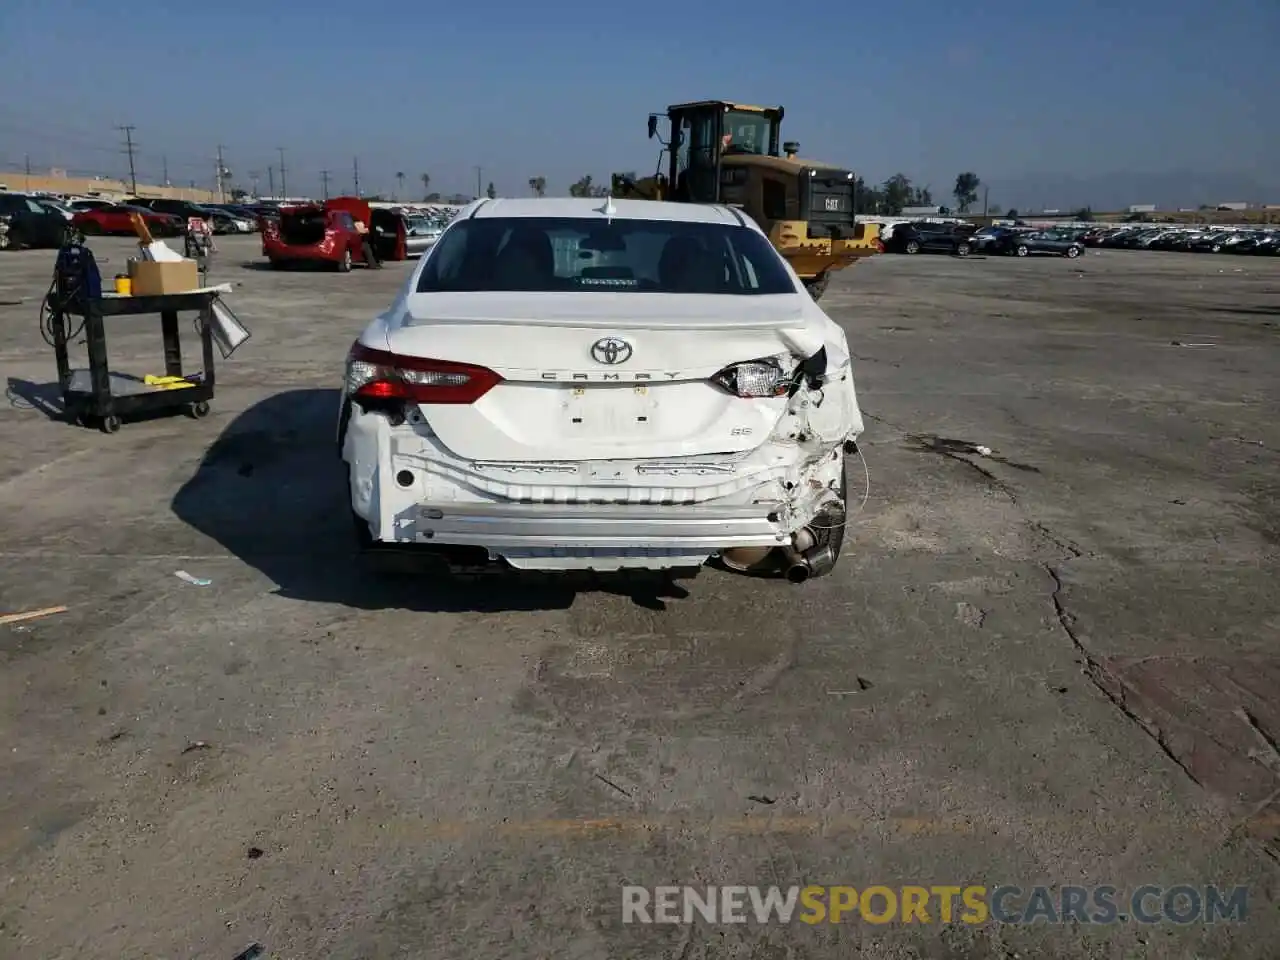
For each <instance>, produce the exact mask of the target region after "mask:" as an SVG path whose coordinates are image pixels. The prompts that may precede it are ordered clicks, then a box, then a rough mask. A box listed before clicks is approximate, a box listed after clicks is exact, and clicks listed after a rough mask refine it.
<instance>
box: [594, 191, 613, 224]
mask: <svg viewBox="0 0 1280 960" xmlns="http://www.w3.org/2000/svg"><path fill="white" fill-rule="evenodd" d="M596 212H597V213H603V214H604V215H605V216H606V217H608V218H609V220H610V221H612V220H613V218H614V216H615V215H616V214H617V212H618V209H617V207H615V206H614V205H613V194H609V195H608V196H607V197H605V198H604V205H603V206H600V207H597V208H596Z"/></svg>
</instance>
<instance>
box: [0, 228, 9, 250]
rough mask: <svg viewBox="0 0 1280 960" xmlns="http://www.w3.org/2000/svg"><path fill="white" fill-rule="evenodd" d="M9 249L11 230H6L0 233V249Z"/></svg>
mask: <svg viewBox="0 0 1280 960" xmlns="http://www.w3.org/2000/svg"><path fill="white" fill-rule="evenodd" d="M8 249H9V232H8V231H7V230H6V231H5V232H3V233H0V250H8Z"/></svg>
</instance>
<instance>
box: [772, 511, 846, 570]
mask: <svg viewBox="0 0 1280 960" xmlns="http://www.w3.org/2000/svg"><path fill="white" fill-rule="evenodd" d="M842 506H843V505H842ZM835 565H836V555H835V551H834V550H832V549H831V546H830V545H829V544H826V545H819V544H818V543H817V537H815V536H814V532H813V530H811V529H810V528H809V527H801V528H800V529H799V530H797V531H796V532H795V536H794V537H793V538H792V541H791V543H789V544H788V545H787V546H785V547H783V548H782V568H783V571H784V572H785V574H786V577H787V580H789V581H790V582H791V583H804V582H805V581H806V580H808V579H809V578H810V577H821V576H825V575H826V574H828V573H830V572H831V570H832V568H833V567H834V566H835Z"/></svg>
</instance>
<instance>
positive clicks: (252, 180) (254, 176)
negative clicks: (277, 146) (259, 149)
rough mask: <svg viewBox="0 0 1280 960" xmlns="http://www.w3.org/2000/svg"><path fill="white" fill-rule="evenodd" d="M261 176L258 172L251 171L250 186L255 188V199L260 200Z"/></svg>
mask: <svg viewBox="0 0 1280 960" xmlns="http://www.w3.org/2000/svg"><path fill="white" fill-rule="evenodd" d="M260 176H261V175H260V174H259V173H258V171H257V170H250V171H249V185H250V186H251V187H252V188H253V199H255V200H257V199H258V178H259V177H260Z"/></svg>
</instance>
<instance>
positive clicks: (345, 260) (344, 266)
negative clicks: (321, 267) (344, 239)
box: [337, 248, 351, 273]
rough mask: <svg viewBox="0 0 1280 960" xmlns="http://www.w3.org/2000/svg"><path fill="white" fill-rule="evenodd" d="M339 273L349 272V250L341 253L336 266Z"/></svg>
mask: <svg viewBox="0 0 1280 960" xmlns="http://www.w3.org/2000/svg"><path fill="white" fill-rule="evenodd" d="M337 268H338V272H339V273H350V272H351V250H350V248H348V249H346V250H343V251H342V259H341V260H339V261H338V264H337Z"/></svg>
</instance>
